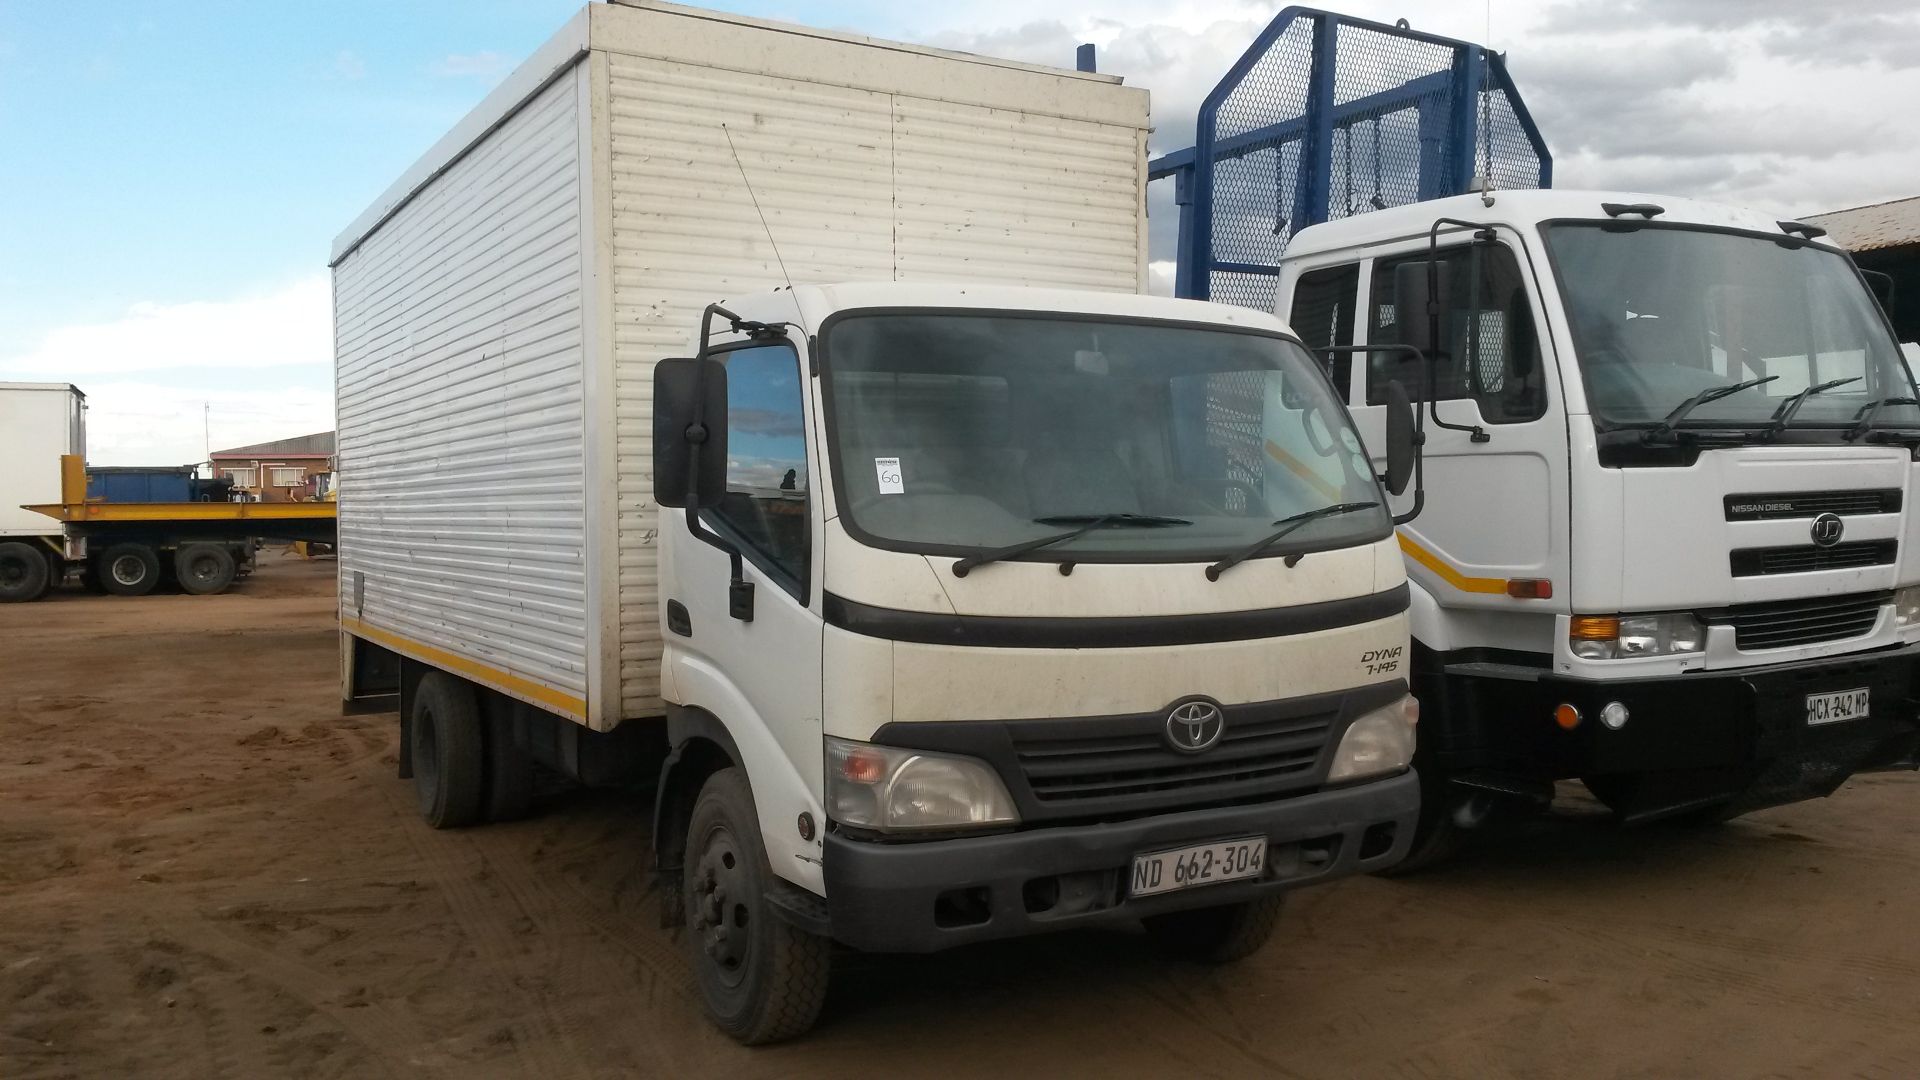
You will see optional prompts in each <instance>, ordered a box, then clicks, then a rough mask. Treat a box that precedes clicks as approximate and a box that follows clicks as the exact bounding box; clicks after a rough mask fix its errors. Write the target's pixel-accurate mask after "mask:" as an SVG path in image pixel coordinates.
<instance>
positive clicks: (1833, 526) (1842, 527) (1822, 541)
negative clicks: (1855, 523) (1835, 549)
mask: <svg viewBox="0 0 1920 1080" xmlns="http://www.w3.org/2000/svg"><path fill="white" fill-rule="evenodd" d="M1846 531H1847V523H1846V522H1844V521H1841V520H1840V515H1838V514H1821V515H1820V516H1819V517H1817V518H1814V519H1813V542H1814V543H1815V544H1817V545H1819V546H1820V547H1832V546H1833V545H1835V544H1837V543H1839V542H1840V537H1841V536H1842V535H1844V534H1845V533H1846Z"/></svg>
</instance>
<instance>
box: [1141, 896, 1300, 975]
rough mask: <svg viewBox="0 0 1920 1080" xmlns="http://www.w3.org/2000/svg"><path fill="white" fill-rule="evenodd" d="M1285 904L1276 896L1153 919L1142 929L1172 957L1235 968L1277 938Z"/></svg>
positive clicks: (1157, 945)
mask: <svg viewBox="0 0 1920 1080" xmlns="http://www.w3.org/2000/svg"><path fill="white" fill-rule="evenodd" d="M1284 900H1285V897H1284V896H1282V895H1280V894H1278V893H1275V894H1274V895H1271V896H1263V897H1261V898H1260V899H1258V900H1248V901H1245V902H1243V903H1238V904H1224V905H1222V906H1220V907H1210V908H1196V909H1194V910H1192V911H1175V912H1170V913H1168V914H1166V915H1151V916H1148V917H1147V918H1145V919H1142V920H1140V925H1142V926H1144V927H1146V929H1147V937H1148V938H1150V939H1151V940H1152V941H1153V944H1154V946H1155V947H1156V948H1158V949H1159V950H1160V951H1162V952H1164V953H1166V954H1167V955H1168V956H1170V957H1173V958H1175V959H1179V960H1194V961H1198V962H1200V963H1203V964H1231V963H1233V962H1234V961H1237V960H1245V959H1246V958H1247V957H1249V956H1252V955H1253V954H1254V953H1257V952H1259V951H1260V947H1261V946H1262V945H1265V944H1266V943H1267V939H1268V938H1270V937H1272V936H1273V928H1274V926H1275V924H1277V923H1278V922H1279V921H1280V908H1281V906H1282V903H1283V901H1284Z"/></svg>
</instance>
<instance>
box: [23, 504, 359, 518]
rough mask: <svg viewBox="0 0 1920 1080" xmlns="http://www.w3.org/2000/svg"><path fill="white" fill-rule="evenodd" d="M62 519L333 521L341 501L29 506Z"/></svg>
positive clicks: (32, 509)
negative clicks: (338, 502)
mask: <svg viewBox="0 0 1920 1080" xmlns="http://www.w3.org/2000/svg"><path fill="white" fill-rule="evenodd" d="M25 509H28V510H31V511H33V512H34V513H36V514H45V515H46V516H48V517H50V518H55V519H57V520H60V521H75V522H78V521H332V520H333V519H334V518H335V517H337V516H339V504H337V503H317V502H314V503H231V502H173V503H108V502H87V501H85V500H82V501H80V502H65V503H39V504H37V505H32V506H28V507H25Z"/></svg>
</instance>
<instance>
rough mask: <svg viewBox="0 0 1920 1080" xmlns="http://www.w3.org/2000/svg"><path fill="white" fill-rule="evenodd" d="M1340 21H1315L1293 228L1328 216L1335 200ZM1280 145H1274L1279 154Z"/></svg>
mask: <svg viewBox="0 0 1920 1080" xmlns="http://www.w3.org/2000/svg"><path fill="white" fill-rule="evenodd" d="M1339 41H1340V26H1339V23H1338V22H1337V21H1336V20H1335V19H1334V18H1333V17H1332V16H1330V15H1326V14H1321V15H1318V16H1316V17H1315V18H1314V23H1313V68H1312V73H1311V74H1310V75H1309V77H1308V82H1307V130H1306V139H1305V141H1304V142H1303V143H1302V144H1301V146H1300V168H1299V170H1298V173H1297V176H1296V179H1295V181H1294V188H1293V200H1294V201H1293V221H1292V226H1293V228H1292V229H1290V230H1288V231H1289V232H1290V233H1291V232H1297V231H1299V230H1300V229H1303V228H1305V227H1307V226H1308V225H1316V224H1319V223H1320V222H1322V221H1325V220H1327V209H1328V207H1329V206H1330V205H1331V203H1332V201H1333V74H1334V65H1335V64H1336V63H1337V62H1338V60H1339V52H1338V47H1339ZM1280 152H1281V150H1280V148H1279V147H1275V148H1274V153H1276V154H1278V153H1280Z"/></svg>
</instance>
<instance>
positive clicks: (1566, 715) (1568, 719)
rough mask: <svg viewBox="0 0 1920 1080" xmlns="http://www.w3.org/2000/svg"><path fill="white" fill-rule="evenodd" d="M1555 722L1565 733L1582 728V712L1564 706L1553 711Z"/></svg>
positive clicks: (1569, 706)
mask: <svg viewBox="0 0 1920 1080" xmlns="http://www.w3.org/2000/svg"><path fill="white" fill-rule="evenodd" d="M1553 722H1554V723H1556V724H1559V725H1560V728H1561V730H1563V731H1572V730H1573V729H1574V728H1577V727H1579V726H1580V710H1579V709H1576V708H1574V707H1573V706H1571V705H1562V706H1560V707H1559V708H1557V709H1555V710H1553Z"/></svg>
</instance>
